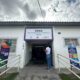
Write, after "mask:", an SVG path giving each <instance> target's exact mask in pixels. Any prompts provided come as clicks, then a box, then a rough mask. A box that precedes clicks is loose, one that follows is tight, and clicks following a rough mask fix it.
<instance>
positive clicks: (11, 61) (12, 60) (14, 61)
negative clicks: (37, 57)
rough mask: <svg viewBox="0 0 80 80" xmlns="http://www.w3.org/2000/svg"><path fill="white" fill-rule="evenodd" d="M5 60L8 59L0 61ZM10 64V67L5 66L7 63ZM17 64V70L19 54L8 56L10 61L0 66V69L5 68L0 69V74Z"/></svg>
mask: <svg viewBox="0 0 80 80" xmlns="http://www.w3.org/2000/svg"><path fill="white" fill-rule="evenodd" d="M5 61H8V59H5V60H3V61H1V62H0V63H3V62H5ZM9 64H10V65H11V66H10V67H7V65H9ZM15 65H18V71H19V69H20V55H17V56H15V57H14V58H12V57H11V58H10V61H9V62H8V63H7V64H4V65H3V66H1V67H0V70H1V69H3V68H5V70H2V71H1V73H0V76H2V75H3V74H5V73H6V72H7V71H9V70H11V69H12V68H13V66H15Z"/></svg>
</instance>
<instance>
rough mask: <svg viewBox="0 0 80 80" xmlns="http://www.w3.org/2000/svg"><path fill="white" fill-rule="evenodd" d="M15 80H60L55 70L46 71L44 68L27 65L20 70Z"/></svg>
mask: <svg viewBox="0 0 80 80" xmlns="http://www.w3.org/2000/svg"><path fill="white" fill-rule="evenodd" d="M15 80H61V79H60V78H59V76H58V73H57V71H56V70H54V69H51V70H47V68H46V66H42V65H32V66H31V65H29V66H27V67H25V68H24V69H22V70H20V74H19V75H18V76H17V78H16V79H15Z"/></svg>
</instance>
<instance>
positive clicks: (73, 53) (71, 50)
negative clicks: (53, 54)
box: [68, 44, 80, 68]
mask: <svg viewBox="0 0 80 80" xmlns="http://www.w3.org/2000/svg"><path fill="white" fill-rule="evenodd" d="M68 52H69V58H71V59H73V60H75V61H79V59H78V55H77V49H76V46H75V45H73V44H71V45H68ZM70 64H73V65H74V66H76V67H78V68H80V65H79V63H76V62H74V61H72V60H70ZM71 67H72V66H71Z"/></svg>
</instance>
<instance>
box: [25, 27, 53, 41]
mask: <svg viewBox="0 0 80 80" xmlns="http://www.w3.org/2000/svg"><path fill="white" fill-rule="evenodd" d="M25 39H26V40H28V39H30V40H32V39H52V30H51V29H42V28H37V29H26V34H25Z"/></svg>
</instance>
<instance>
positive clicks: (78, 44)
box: [64, 37, 80, 46]
mask: <svg viewBox="0 0 80 80" xmlns="http://www.w3.org/2000/svg"><path fill="white" fill-rule="evenodd" d="M65 39H75V40H77V42H76V43H77V44H76V46H80V43H79V38H77V37H65V38H64V46H68V44H66V42H65Z"/></svg>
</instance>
